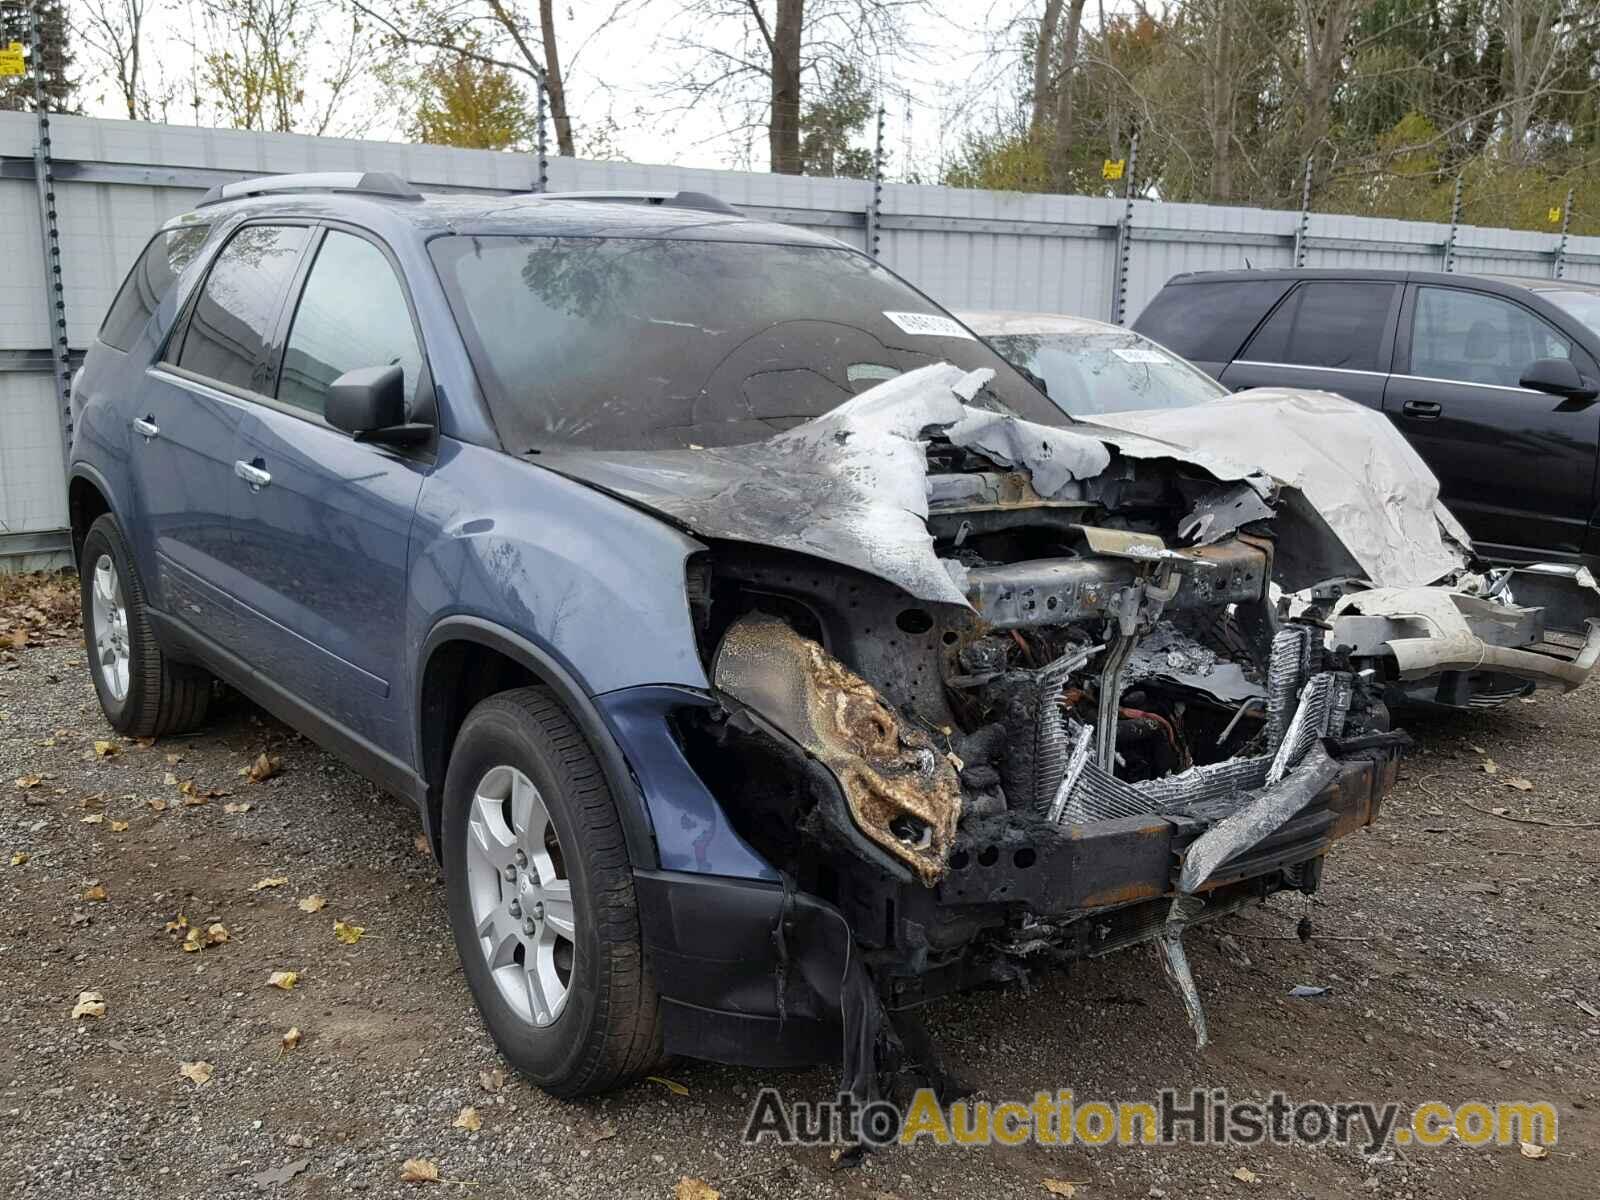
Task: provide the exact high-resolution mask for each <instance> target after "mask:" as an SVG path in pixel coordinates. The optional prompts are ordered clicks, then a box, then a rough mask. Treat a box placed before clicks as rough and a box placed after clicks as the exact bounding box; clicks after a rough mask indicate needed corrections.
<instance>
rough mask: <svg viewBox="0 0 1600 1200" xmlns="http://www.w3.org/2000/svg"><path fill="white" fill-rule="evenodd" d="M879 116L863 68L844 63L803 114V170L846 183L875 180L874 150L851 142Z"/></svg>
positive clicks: (801, 124) (801, 167)
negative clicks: (849, 180) (873, 177)
mask: <svg viewBox="0 0 1600 1200" xmlns="http://www.w3.org/2000/svg"><path fill="white" fill-rule="evenodd" d="M876 112H877V108H876V105H875V104H874V97H873V94H872V92H871V90H870V89H869V88H868V87H867V82H866V79H865V78H864V77H863V76H862V74H861V68H860V67H858V66H857V65H856V64H855V63H852V62H845V63H842V64H840V65H839V66H838V68H837V69H835V70H834V72H833V73H832V75H831V76H829V78H828V79H827V80H826V81H825V82H824V84H823V87H822V93H821V95H819V96H817V98H816V99H814V100H812V101H811V102H810V103H809V104H807V105H806V106H805V109H804V110H803V111H802V112H801V114H800V170H801V173H802V174H805V175H832V176H842V177H844V178H847V179H868V178H870V177H871V176H872V148H871V147H870V146H859V145H853V144H852V142H853V141H854V140H855V139H856V138H858V137H860V136H861V135H862V134H863V133H866V132H867V129H868V126H869V124H870V123H871V122H872V120H873V118H874V116H875V114H876Z"/></svg>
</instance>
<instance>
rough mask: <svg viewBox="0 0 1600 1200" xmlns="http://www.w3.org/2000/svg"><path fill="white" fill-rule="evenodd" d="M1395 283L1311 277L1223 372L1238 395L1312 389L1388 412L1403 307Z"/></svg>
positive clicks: (1280, 306)
mask: <svg viewBox="0 0 1600 1200" xmlns="http://www.w3.org/2000/svg"><path fill="white" fill-rule="evenodd" d="M1400 296H1401V288H1400V285H1399V284H1398V283H1392V282H1385V281H1381V280H1372V281H1365V280H1345V279H1313V280H1307V281H1305V282H1303V283H1300V284H1298V285H1297V286H1296V287H1295V289H1294V290H1293V291H1291V292H1290V293H1289V294H1288V295H1287V296H1285V297H1284V298H1283V299H1282V300H1281V301H1280V302H1279V304H1278V306H1277V307H1276V308H1274V309H1273V310H1272V314H1271V315H1270V316H1269V317H1268V318H1267V319H1266V320H1265V321H1264V322H1263V323H1262V325H1261V327H1260V328H1259V329H1257V330H1256V332H1255V335H1254V336H1253V337H1252V338H1251V339H1250V342H1249V344H1248V345H1246V346H1245V348H1244V350H1243V351H1241V352H1240V354H1239V356H1238V357H1237V358H1235V359H1234V361H1233V362H1231V363H1229V364H1228V367H1227V369H1226V370H1224V371H1223V373H1222V376H1221V378H1222V382H1223V383H1224V384H1226V385H1227V386H1228V387H1229V388H1232V389H1233V390H1234V391H1236V392H1237V391H1243V390H1244V389H1245V388H1253V387H1292V388H1315V389H1319V390H1321V391H1327V392H1337V393H1338V394H1339V395H1341V396H1344V397H1345V398H1346V399H1349V400H1354V401H1355V402H1356V403H1358V404H1365V405H1366V406H1367V407H1369V408H1382V407H1383V391H1384V382H1385V379H1386V377H1387V375H1388V371H1389V361H1390V355H1391V354H1392V352H1393V349H1394V331H1395V322H1396V317H1397V314H1398V313H1399V309H1400Z"/></svg>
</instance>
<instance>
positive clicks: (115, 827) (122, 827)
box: [111, 821, 128, 833]
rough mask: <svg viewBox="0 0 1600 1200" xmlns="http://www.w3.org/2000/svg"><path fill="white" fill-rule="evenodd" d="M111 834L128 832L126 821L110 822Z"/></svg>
mask: <svg viewBox="0 0 1600 1200" xmlns="http://www.w3.org/2000/svg"><path fill="white" fill-rule="evenodd" d="M111 832H112V833H127V832H128V823H127V822H126V821H113V822H111Z"/></svg>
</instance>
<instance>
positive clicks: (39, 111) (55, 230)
mask: <svg viewBox="0 0 1600 1200" xmlns="http://www.w3.org/2000/svg"><path fill="white" fill-rule="evenodd" d="M28 17H29V20H28V49H29V55H30V58H29V62H28V66H29V68H30V70H31V71H32V74H33V107H34V112H35V115H36V118H37V121H38V135H37V138H36V140H35V141H34V144H33V183H34V190H35V191H36V192H37V193H38V200H39V249H40V251H41V256H42V260H43V264H44V299H45V329H46V330H47V332H48V333H49V336H50V366H51V370H52V373H53V374H54V377H55V385H56V405H57V412H58V413H59V415H60V418H61V458H62V466H63V468H64V467H65V466H66V464H67V463H68V462H69V461H70V460H71V457H72V378H71V367H70V365H69V363H68V361H67V300H66V288H65V286H64V285H63V283H62V279H61V230H60V227H59V225H58V223H57V219H56V217H57V214H56V181H55V171H54V168H53V166H52V165H51V162H50V113H49V111H48V105H47V98H46V96H45V90H44V14H43V12H42V11H41V10H40V7H39V2H38V0H33V3H31V4H30V5H29V6H28Z"/></svg>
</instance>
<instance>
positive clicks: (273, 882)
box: [250, 875, 289, 892]
mask: <svg viewBox="0 0 1600 1200" xmlns="http://www.w3.org/2000/svg"><path fill="white" fill-rule="evenodd" d="M288 882H289V877H288V876H287V875H268V876H267V877H266V878H265V879H261V880H258V881H257V882H255V883H252V884H251V885H250V890H251V891H252V892H261V891H265V890H266V889H267V888H275V887H282V886H283V885H284V884H286V883H288Z"/></svg>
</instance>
